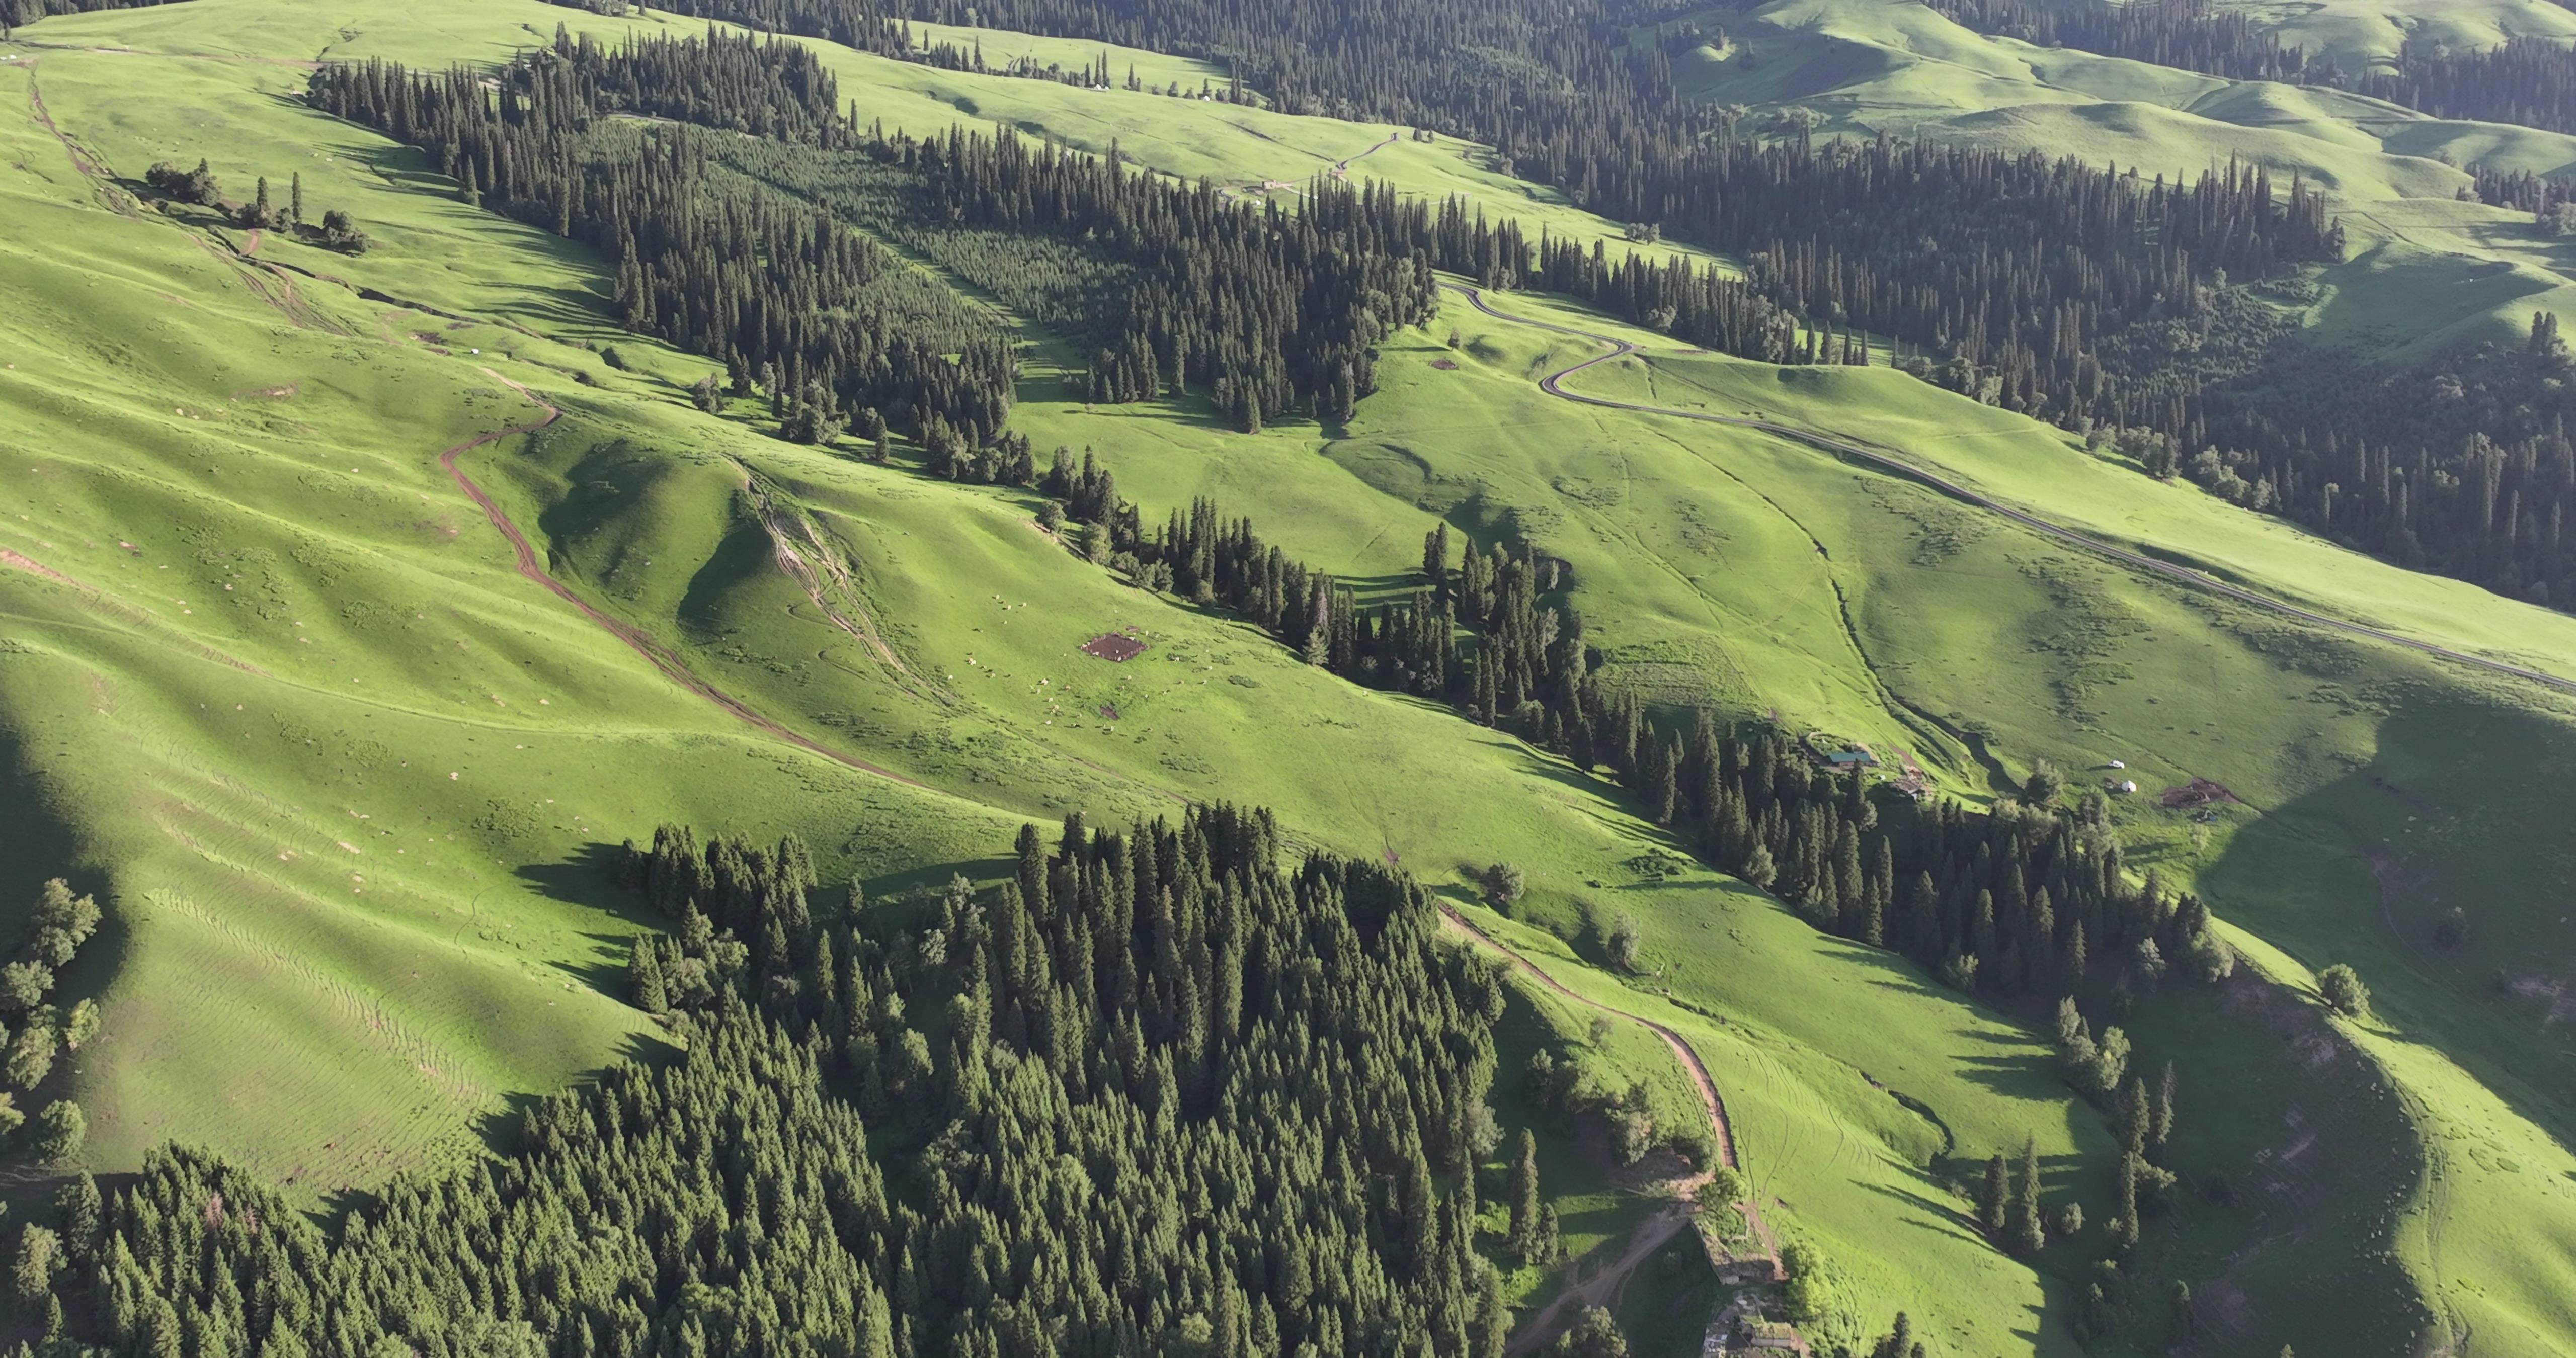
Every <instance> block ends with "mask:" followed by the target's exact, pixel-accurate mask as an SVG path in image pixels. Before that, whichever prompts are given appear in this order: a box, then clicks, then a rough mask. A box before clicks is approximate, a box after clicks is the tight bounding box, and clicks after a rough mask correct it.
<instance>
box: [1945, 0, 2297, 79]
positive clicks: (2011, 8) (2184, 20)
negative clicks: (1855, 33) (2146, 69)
mask: <svg viewBox="0 0 2576 1358" xmlns="http://www.w3.org/2000/svg"><path fill="white" fill-rule="evenodd" d="M1927 3H1929V4H1930V5H1931V6H1932V8H1933V9H1935V10H1938V11H1940V13H1941V14H1942V15H1944V16H1945V17H1947V18H1949V19H1950V20H1951V21H1952V22H1954V23H1957V24H1959V25H1961V26H1963V27H1967V28H1973V29H1975V30H1977V31H1978V32H1980V33H1999V34H2002V35H2003V36H2005V37H2009V38H2019V39H2021V40H2022V41H2023V42H2027V43H2030V44H2031V45H2033V46H2035V47H2072V48H2075V49H2076V50H2078V51H2083V52H2098V53H2100V54H2102V55H2103V56H2106V57H2126V58H2128V59H2129V60H2131V61H2143V62H2148V63H2151V64H2153V65H2157V66H2173V67H2177V68H2180V69H2182V70H2186V71H2199V72H2201V73H2202V74H2204V75H2214V76H2218V77H2220V78H2221V79H2226V80H2280V81H2294V82H2295V81H2299V80H2301V79H2303V78H2305V77H2306V76H2307V74H2308V61H2307V51H2306V49H2304V48H2300V47H2283V46H2281V40H2280V38H2279V37H2278V36H2277V35H2275V34H2272V33H2268V32H2259V31H2257V30H2256V28H2255V26H2254V21H2253V16H2251V15H2249V14H2247V13H2245V12H2244V11H2242V10H2219V9H2214V8H2213V7H2212V6H2211V5H2210V3H2209V0H2139V2H2136V3H2127V4H2123V3H2117V2H2116V0H2095V2H2094V3H2090V4H2079V5H2072V6H2057V5H2048V4H2041V3H2035V0H1927ZM2320 71H2321V73H2322V74H2325V75H2326V76H2327V78H2328V79H2331V78H2332V68H2331V67H2321V68H2320Z"/></svg>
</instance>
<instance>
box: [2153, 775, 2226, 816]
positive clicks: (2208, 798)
mask: <svg viewBox="0 0 2576 1358" xmlns="http://www.w3.org/2000/svg"><path fill="white" fill-rule="evenodd" d="M2163 800H2164V804H2165V808H2166V809H2167V810H2179V809H2181V808H2183V807H2187V806H2207V805H2209V804H2210V803H2212V802H2232V801H2235V800H2236V794H2235V793H2233V792H2230V791H2228V790H2227V788H2226V786H2225V785H2224V784H2221V783H2213V782H2211V781H2209V780H2208V779H2206V778H2194V779H2192V780H2191V781H2190V782H2189V783H2186V784H2184V785H2183V786H2181V787H2169V788H2166V789H2165V791H2164V799H2163Z"/></svg>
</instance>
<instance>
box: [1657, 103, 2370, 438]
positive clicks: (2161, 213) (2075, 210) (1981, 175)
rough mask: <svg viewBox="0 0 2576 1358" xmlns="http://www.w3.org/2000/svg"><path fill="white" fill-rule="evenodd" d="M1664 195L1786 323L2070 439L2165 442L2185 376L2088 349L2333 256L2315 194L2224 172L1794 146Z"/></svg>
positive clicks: (1882, 146)
mask: <svg viewBox="0 0 2576 1358" xmlns="http://www.w3.org/2000/svg"><path fill="white" fill-rule="evenodd" d="M1701 158H1702V161H1703V177H1702V178H1701V179H1698V180H1695V181H1693V183H1692V184H1691V185H1690V186H1688V188H1687V189H1686V190H1676V193H1675V201H1674V204H1673V207H1674V211H1673V213H1672V214H1671V217H1672V218H1673V219H1678V220H1682V221H1686V222H1690V223H1693V230H1694V234H1695V235H1696V236H1697V237H1698V238H1699V239H1701V240H1702V241H1703V242H1705V243H1708V244H1711V245H1714V246H1717V247H1720V248H1724V249H1730V250H1737V251H1742V252H1747V253H1749V254H1750V255H1751V262H1750V268H1749V270H1748V272H1749V275H1750V278H1751V280H1752V282H1753V284H1754V286H1756V287H1757V288H1758V289H1760V290H1761V291H1762V292H1763V293H1764V294H1765V295H1766V296H1768V297H1770V298H1771V299H1772V300H1773V301H1775V302H1777V303H1778V304H1780V305H1781V306H1784V307H1786V308H1789V309H1791V310H1794V311H1796V312H1799V313H1801V314H1803V315H1807V316H1813V317H1818V318H1822V319H1824V320H1826V321H1829V322H1831V323H1834V324H1836V325H1841V326H1846V327H1850V328H1855V329H1860V330H1865V331H1870V332H1874V333H1878V334H1883V335H1888V336H1891V337H1894V338H1896V339H1898V340H1901V341H1903V342H1905V343H1907V344H1909V345H1911V346H1914V347H1915V348H1916V349H1917V350H1918V351H1919V354H1920V357H1918V358H1917V359H1916V362H1915V363H1914V364H1912V365H1909V366H1910V367H1912V368H1913V370H1915V371H1917V372H1918V373H1921V374H1922V375H1925V376H1927V377H1929V378H1931V379H1933V380H1938V381H1941V382H1942V384H1943V385H1946V386H1950V387H1952V388H1953V389H1955V390H1961V391H1964V392H1966V393H1968V394H1969V395H1972V396H1974V397H1976V398H1977V399H1979V400H1981V401H1984V402H1986V403H1987V404H1990V405H2000V406H2003V407H2005V408H2007V409H2012V410H2019V411H2023V412H2026V413H2028V414H2031V415H2035V416H2038V417H2040V418H2043V419H2049V420H2054V421H2057V422H2060V423H2064V424H2069V425H2077V426H2082V425H2089V424H2092V423H2112V424H2124V425H2126V424H2135V425H2146V426H2149V427H2154V428H2159V429H2167V430H2169V431H2171V432H2175V433H2177V434H2179V433H2180V432H2182V430H2183V429H2185V428H2187V427H2188V426H2189V425H2190V423H2191V420H2192V417H2193V416H2194V414H2195V413H2196V409H2195V406H2194V403H2193V401H2192V399H2191V398H2193V397H2195V396H2196V395H2197V388H2196V384H2195V383H2194V381H2193V380H2192V376H2191V374H2189V373H2188V372H2181V373H2167V374H2156V375H2155V376H2156V378H2157V379H2158V380H2155V381H2144V380H2137V379H2136V378H2135V377H2133V375H2132V374H2129V373H2126V372H2124V371H2122V370H2121V368H2120V367H2119V366H2118V365H2115V364H2112V363H2110V362H2107V361H2106V360H2105V358H2104V356H2103V354H2102V352H2101V350H2102V348H2103V342H2104V341H2105V340H2106V339H2107V338H2109V337H2111V336H2113V335H2116V334H2117V333H2119V332H2120V331H2122V330H2124V329H2126V328H2127V327H2130V326H2133V325H2137V324H2141V323H2143V322H2146V321H2149V320H2151V319H2153V318H2156V317H2159V316H2163V315H2168V314H2188V313H2189V312H2191V311H2192V310H2193V309H2194V308H2195V306H2196V305H2197V301H2196V299H2197V297H2198V296H2199V294H2200V293H2201V292H2203V291H2204V290H2206V289H2209V288H2211V287H2213V286H2215V285H2217V284H2218V283H2219V281H2220V280H2221V279H2223V278H2225V277H2227V276H2231V275H2232V276H2235V277H2240V278H2260V277H2262V276H2264V275H2265V274H2267V273H2270V272H2271V271H2272V270H2273V269H2275V268H2276V267H2278V266H2280V265H2284V264H2290V263H2295V262H2300V261H2308V260H2321V259H2322V260H2331V259H2336V258H2339V257H2340V256H2341V253H2342V248H2343V246H2342V241H2343V232H2342V228H2341V227H2340V226H2339V225H2337V224H2335V223H2333V222H2330V221H2329V220H2327V218H2326V215H2325V202H2324V198H2323V197H2322V195H2319V194H2316V193H2311V192H2309V191H2308V189H2307V187H2306V185H2305V184H2304V183H2302V182H2298V181H2296V180H2294V181H2293V182H2292V183H2291V184H2290V185H2289V189H2288V192H2287V193H2286V194H2280V193H2277V192H2276V191H2275V188H2274V185H2273V183H2272V181H2271V177H2270V174H2269V172H2268V171H2265V170H2263V169H2260V168H2246V167H2243V166H2239V165H2236V164H2233V163H2231V164H2229V165H2227V166H2226V167H2224V168H2221V169H2216V170H2213V171H2211V172H2210V173H2207V174H2204V175H2202V176H2200V177H2199V178H2198V179H2195V180H2191V181H2188V182H2184V181H2180V180H2176V181H2172V182H2168V181H2166V180H2165V179H2164V178H2163V177H2162V176H2161V175H2159V176H2157V177H2155V178H2154V179H2153V180H2148V179H2144V178H2141V177H2140V176H2138V175H2136V174H2135V173H2121V172H2118V171H2115V170H2113V169H2110V168H2107V167H2101V168H2097V167H2091V166H2086V165H2083V164H2081V163H2079V162H2077V161H2074V160H2072V159H2051V158H2050V157H2048V156H2046V155H2043V154H2041V153H2039V152H2035V151H2033V152H2025V153H2022V154H2018V155H2007V154H2004V153H2001V152H1995V151H1986V150H1979V149H1974V148H1965V147H1945V146H1937V145H1933V144H1930V143H1927V142H1899V141H1895V140H1893V139H1890V138H1885V137H1882V138H1880V139H1878V140H1876V141H1874V142H1869V143H1855V142H1849V141H1839V140H1838V141H1832V142H1827V143H1823V144H1821V145H1818V144H1811V143H1809V142H1808V141H1807V140H1806V139H1805V138H1803V137H1801V138H1798V139H1796V140H1793V141H1788V142H1779V143H1773V144H1769V145H1763V144H1757V143H1751V142H1728V143H1724V144H1721V145H1718V146H1715V147H1712V148H1710V149H1708V150H1706V151H1705V152H1703V153H1702V157H1701Z"/></svg>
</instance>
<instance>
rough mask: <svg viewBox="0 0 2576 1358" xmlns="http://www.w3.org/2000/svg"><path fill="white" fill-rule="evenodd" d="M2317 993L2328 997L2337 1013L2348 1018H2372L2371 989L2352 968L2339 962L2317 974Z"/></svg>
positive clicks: (2327, 1001) (2327, 999) (2327, 1000)
mask: <svg viewBox="0 0 2576 1358" xmlns="http://www.w3.org/2000/svg"><path fill="white" fill-rule="evenodd" d="M2317 993H2318V994H2320V995H2323V996H2325V997H2326V1003H2327V1004H2329V1005H2332V1006H2334V1010H2335V1012H2336V1013H2339V1014H2342V1015H2344V1016H2346V1017H2348V1018H2357V1019H2358V1018H2368V1017H2370V987H2368V986H2366V985H2363V984H2362V983H2361V976H2360V974H2359V973H2357V972H2355V971H2354V970H2353V969H2352V968H2351V967H2349V966H2347V965H2345V964H2344V963H2341V962H2337V963H2335V964H2334V965H2333V966H2331V967H2328V968H2326V969H2325V970H2323V971H2321V972H2318V973H2317Z"/></svg>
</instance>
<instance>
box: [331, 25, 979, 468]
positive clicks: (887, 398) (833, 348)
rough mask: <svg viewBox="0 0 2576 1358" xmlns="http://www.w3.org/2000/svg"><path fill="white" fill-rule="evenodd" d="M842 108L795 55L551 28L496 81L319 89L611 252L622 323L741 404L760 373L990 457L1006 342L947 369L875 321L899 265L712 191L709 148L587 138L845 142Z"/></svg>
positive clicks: (723, 42) (972, 345) (730, 44)
mask: <svg viewBox="0 0 2576 1358" xmlns="http://www.w3.org/2000/svg"><path fill="white" fill-rule="evenodd" d="M648 76H649V79H648ZM495 86H497V88H495ZM837 98H838V96H837V94H836V93H835V91H834V90H833V88H832V85H831V81H830V77H829V75H828V73H827V72H824V71H822V70H821V69H820V68H819V66H817V65H815V63H814V58H813V56H812V54H811V53H810V52H808V51H806V50H805V49H803V48H801V47H799V46H798V45H796V44H793V43H784V42H776V41H766V40H751V39H741V40H737V39H728V38H725V37H723V36H721V35H720V34H709V35H708V36H707V37H706V38H705V39H703V40H702V39H697V38H686V39H668V40H659V41H654V42H643V43H634V44H630V45H628V46H626V47H623V48H618V49H607V48H603V47H600V46H598V45H596V44H594V43H592V42H590V41H588V40H587V39H584V40H582V41H574V40H572V39H570V38H568V37H566V36H564V35H563V34H562V33H560V32H558V33H557V35H556V39H555V42H554V43H553V44H552V45H551V46H549V47H546V48H542V49H539V50H537V51H535V52H532V53H529V54H526V55H524V56H522V57H521V58H520V59H518V60H516V61H514V62H512V63H511V64H510V65H509V66H508V67H506V68H505V69H504V70H503V71H502V73H501V76H500V78H499V80H498V81H497V82H495V81H492V80H491V79H490V78H489V77H488V76H487V75H486V74H485V73H484V72H481V71H475V70H467V69H462V68H460V69H458V70H454V71H449V72H446V73H443V74H435V75H432V74H417V73H413V72H410V71H407V70H405V69H404V68H403V67H401V66H399V65H396V64H393V63H388V62H382V61H370V62H367V63H365V64H350V63H334V64H330V65H326V66H324V67H322V68H321V69H319V70H317V71H315V72H314V74H313V78H312V86H311V99H312V102H313V103H314V104H315V105H316V106H317V107H319V108H321V109H323V110H325V111H327V112H330V113H332V114H335V115H337V116H340V117H343V118H348V119H350V120H352V121H355V122H359V123H363V124H366V125H367V126H370V127H373V128H376V129H378V130H380V131H382V132H385V133H386V134H387V135H390V136H392V137H394V138H395V139H397V140H400V141H404V142H408V143H410V144H412V145H415V146H419V147H421V148H422V149H423V150H425V151H427V152H428V153H429V154H430V155H431V157H432V158H433V159H434V160H435V162H436V164H437V165H438V168H439V172H440V173H442V174H445V175H449V176H451V177H453V178H455V179H457V180H458V181H459V183H460V185H461V191H462V192H463V193H464V195H465V196H466V197H467V198H468V199H469V200H471V201H477V202H482V203H485V204H487V205H488V206H490V207H492V208H494V209H496V210H499V211H503V212H507V213H509V214H510V215H512V216H514V217H517V218H519V219H521V220H523V221H526V222H528V223H530V224H532V225H536V226H539V227H541V228H544V229H547V230H550V231H553V232H554V233H556V234H558V235H562V236H566V237H570V238H573V239H577V240H581V241H584V242H586V243H588V244H590V245H593V246H595V247H597V248H598V249H600V250H601V251H602V252H604V253H605V254H606V255H607V256H608V257H609V259H610V260H611V261H613V262H614V264H615V266H616V270H617V274H616V277H617V282H616V291H615V298H614V301H615V305H616V306H617V307H618V309H619V311H620V313H621V316H622V319H623V321H624V323H625V324H626V325H627V327H628V328H630V329H634V330H638V331H641V332H644V333H648V334H653V335H657V336H660V337H661V338H663V339H665V340H668V341H670V342H672V343H674V344H677V345H679V346H681V347H683V348H687V349H691V350H694V351H696V352H698V353H702V354H706V355H708V356H710V357H713V358H716V359H719V360H722V361H723V362H724V363H725V364H726V365H727V367H728V369H729V370H730V372H731V373H732V378H733V386H734V389H735V392H736V394H748V392H749V390H750V383H751V380H752V374H753V373H754V372H755V371H759V372H763V373H766V374H768V375H769V380H768V381H767V382H766V383H765V385H768V386H769V387H770V389H771V390H773V391H782V390H783V391H787V392H793V393H800V394H801V393H806V392H808V391H809V389H810V390H812V391H814V392H817V393H827V394H828V411H827V412H826V417H827V418H828V419H830V420H840V419H845V418H847V415H846V413H845V412H850V411H856V410H860V409H868V410H874V411H877V412H879V413H880V416H881V417H882V418H883V419H884V420H886V421H887V422H888V423H889V424H892V425H894V426H896V427H899V428H911V427H914V426H916V425H917V424H918V423H919V422H920V421H922V420H923V419H925V418H927V417H928V416H931V415H934V414H935V415H936V416H938V417H939V418H940V419H941V420H942V421H944V422H945V423H946V424H947V426H949V427H950V428H952V429H956V430H959V431H963V432H964V434H965V436H966V438H967V440H968V442H969V443H970V444H973V445H977V446H980V445H981V444H982V443H983V442H984V441H985V440H986V439H988V438H989V437H990V436H991V435H992V434H993V433H994V432H995V431H997V430H999V429H1000V428H1001V426H1002V423H1003V420H1004V419H1005V418H1006V416H1007V412H1008V411H1009V408H1010V403H1011V399H1012V394H1013V391H1012V386H1013V381H1014V379H1015V377H1016V375H1017V366H1016V362H1015V360H1014V359H1013V357H1012V354H1011V352H1010V349H1009V346H1008V345H1007V344H1006V343H1005V342H1004V341H1003V340H1002V339H1001V337H1000V336H998V335H993V334H987V335H985V336H982V337H980V338H978V339H975V340H972V341H970V342H967V343H965V344H964V345H963V346H962V350H961V351H960V352H957V353H956V354H955V355H954V356H953V357H952V356H951V355H949V354H946V353H943V352H941V351H940V350H938V349H936V348H934V347H932V346H931V345H930V344H928V343H926V342H924V341H923V340H922V339H921V338H920V337H918V336H917V335H915V334H914V333H912V330H911V328H910V327H907V326H905V325H902V324H900V323H899V322H900V318H899V317H894V316H889V315H886V314H882V313H880V312H879V311H878V310H876V309H874V308H872V307H870V306H869V305H868V304H867V296H866V293H865V289H866V288H867V285H868V283H869V282H870V281H871V280H872V279H873V278H875V277H876V276H877V275H878V274H880V273H884V272H887V271H892V270H901V269H902V268H903V267H904V266H903V265H902V264H901V263H900V261H897V260H895V259H893V258H892V257H891V256H890V255H888V254H887V252H886V251H885V250H884V249H883V248H882V247H880V246H878V245H876V244H875V243H874V242H872V241H870V240H868V239H867V238H866V237H864V236H862V235H860V234H858V233H856V232H853V231H850V230H847V229H846V228H844V227H842V226H841V225H840V224H839V223H837V222H835V221H834V220H833V219H832V218H831V217H830V216H828V215H827V214H824V213H820V212H817V211H815V210H814V209H812V208H810V207H807V206H805V205H803V204H801V203H797V202H794V201H792V200H790V199H788V198H787V197H786V196H784V195H780V194H739V193H730V192H719V191H717V187H716V186H715V185H714V184H712V183H711V182H710V176H709V174H708V170H707V160H708V157H707V153H706V148H705V146H704V145H703V142H704V141H705V139H706V135H707V134H703V133H699V132H696V131H694V130H692V129H690V128H687V127H673V128H665V129H659V130H658V131H657V133H656V134H655V135H649V136H644V135H628V136H623V137H616V136H603V135H598V134H595V133H593V132H592V124H593V122H594V120H596V119H600V118H602V117H603V116H604V115H606V114H608V113H610V112H612V111H615V110H616V109H618V108H620V107H626V108H633V109H637V110H639V111H658V110H687V111H690V112H692V113H693V115H695V116H702V117H713V118H717V119H719V120H724V119H733V120H738V121H742V122H746V123H748V122H750V121H753V120H766V121H767V123H768V125H770V126H772V127H773V128H774V129H781V128H783V129H785V130H787V131H789V132H796V133H798V134H800V135H810V136H812V137H814V138H817V139H821V138H826V137H833V138H837V137H839V136H842V135H844V134H845V133H846V132H847V129H846V127H845V125H843V124H841V123H838V122H835V121H834V119H833V117H832V110H833V108H834V107H835V104H836V101H837ZM836 129H837V130H836ZM815 404H821V403H815ZM816 428H817V429H818V431H819V428H820V425H819V423H818V425H817V426H816Z"/></svg>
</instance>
